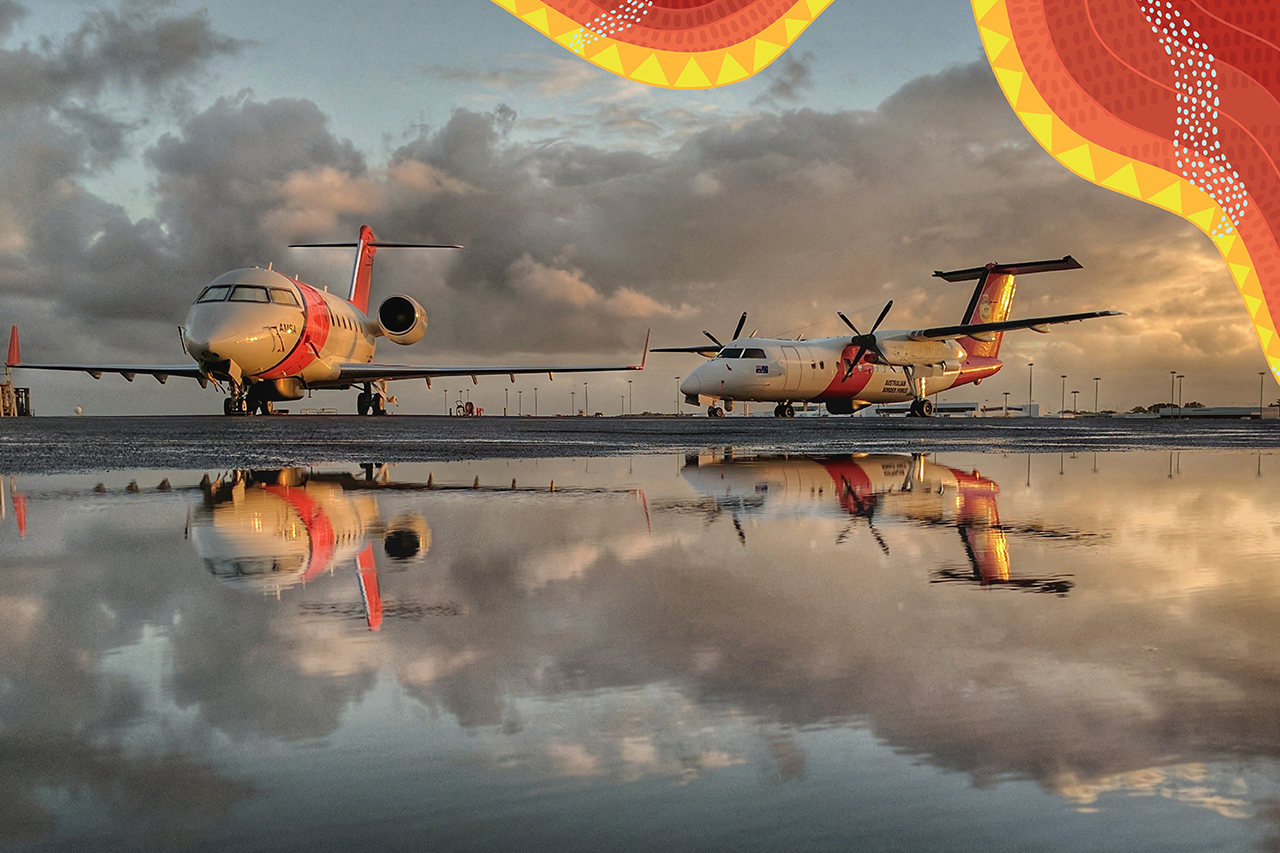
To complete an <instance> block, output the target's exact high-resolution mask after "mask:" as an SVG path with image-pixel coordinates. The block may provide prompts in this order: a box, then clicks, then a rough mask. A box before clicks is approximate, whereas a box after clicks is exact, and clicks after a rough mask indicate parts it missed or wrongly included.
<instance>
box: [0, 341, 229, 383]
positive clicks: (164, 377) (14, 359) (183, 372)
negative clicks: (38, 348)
mask: <svg viewBox="0 0 1280 853" xmlns="http://www.w3.org/2000/svg"><path fill="white" fill-rule="evenodd" d="M5 366H6V367H21V368H25V369H27V370H73V371H79V370H83V371H84V372H85V373H87V374H89V375H90V376H92V377H93V378H94V379H101V378H102V374H104V373H118V374H120V375H121V376H123V377H124V378H125V379H128V380H129V381H130V382H132V381H133V377H135V376H138V375H139V374H141V375H143V376H151V377H154V378H155V380H156V381H157V382H159V383H160V384H161V385H163V384H164V383H165V382H167V381H168V380H169V377H170V376H185V377H187V378H189V379H194V380H196V381H197V382H199V383H200V387H202V388H203V387H205V386H207V385H208V384H209V377H208V376H206V375H205V374H204V373H202V372H201V371H200V368H199V367H197V366H196V365H194V364H28V363H27V362H25V361H23V360H22V354H21V352H20V351H19V348H18V327H17V326H14V327H13V329H12V330H11V331H10V332H9V357H8V358H7V359H5Z"/></svg>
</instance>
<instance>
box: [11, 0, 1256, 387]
mask: <svg viewBox="0 0 1280 853" xmlns="http://www.w3.org/2000/svg"><path fill="white" fill-rule="evenodd" d="M19 11H20V10H18V9H17V8H16V7H12V6H9V7H6V8H5V9H3V10H0V13H4V14H5V15H8V16H9V18H11V17H12V16H14V15H16V14H18V13H19ZM9 18H4V17H3V16H2V15H0V20H8V19H9ZM241 47H242V45H241V43H239V42H236V41H234V40H231V39H228V38H226V37H224V36H221V35H219V34H218V33H216V32H214V31H213V30H212V29H211V28H210V26H209V23H208V21H207V20H205V19H204V18H203V17H201V16H199V15H195V16H188V17H177V16H172V15H169V14H168V12H167V11H166V9H165V7H164V5H163V4H161V5H154V4H153V5H126V6H125V7H123V9H122V10H121V11H119V12H98V13H94V14H93V15H92V16H90V17H89V18H88V19H87V20H86V22H85V23H84V25H83V26H82V27H81V29H80V30H78V31H77V32H76V33H74V34H72V35H70V36H68V37H67V38H65V39H64V40H63V41H61V42H59V43H57V44H54V43H49V44H45V45H43V46H42V47H41V48H40V49H39V50H32V49H29V48H27V47H23V48H20V49H15V50H9V51H6V52H4V53H3V55H0V64H3V65H10V66H14V67H18V68H21V69H23V72H22V73H23V74H25V75H26V76H27V77H28V78H29V79H31V80H32V81H34V82H33V83H32V84H31V85H30V86H27V87H20V86H17V85H11V86H6V87H5V89H4V91H3V92H0V105H3V106H2V108H3V109H4V110H5V111H6V114H9V115H12V116H15V117H16V118H17V119H18V120H16V121H14V122H12V123H10V124H8V125H7V127H6V129H5V130H3V131H0V189H2V190H4V193H3V195H2V196H0V197H2V198H3V202H2V203H0V283H2V285H3V295H0V312H3V313H4V314H5V315H6V316H13V317H14V318H15V319H16V320H18V321H19V322H20V323H22V324H24V327H25V328H30V330H31V334H29V335H28V340H30V341H31V342H32V343H30V344H29V345H28V351H27V353H26V355H27V357H28V358H29V359H33V360H34V359H36V358H49V359H57V360H71V359H74V358H88V357H92V356H94V355H97V356H98V357H103V356H104V355H108V354H110V355H112V356H114V357H115V358H119V359H126V358H133V359H138V360H161V361H164V360H172V359H173V358H174V357H175V354H174V353H173V352H172V350H174V348H175V341H173V340H172V338H173V334H172V328H173V326H174V325H175V324H176V323H178V322H181V320H182V318H183V316H185V306H186V304H187V303H188V302H189V301H190V299H191V297H192V295H193V294H194V293H195V292H196V291H197V289H198V288H199V287H200V285H202V284H203V283H204V282H206V281H207V280H209V279H210V278H212V277H214V276H215V275H217V274H219V273H221V272H222V271H224V270H226V269H228V268H234V267H236V266H244V265H252V264H260V265H263V266H265V265H266V263H267V262H274V263H276V264H277V265H285V266H286V268H287V271H289V272H291V273H298V274H300V275H302V277H303V278H304V279H306V280H309V281H312V282H314V283H319V284H324V283H333V282H336V281H341V280H342V279H343V278H344V277H345V274H346V270H347V269H348V268H349V267H348V265H349V263H350V260H349V258H348V257H347V256H346V254H345V253H343V252H340V251H329V252H300V251H297V250H288V249H286V248H285V246H286V245H287V244H288V243H290V242H309V241H329V240H340V239H350V238H351V237H352V236H353V235H354V234H355V232H356V230H357V229H358V227H359V226H360V225H361V224H362V223H366V222H367V223H369V224H371V225H372V226H373V227H374V229H375V230H376V231H377V232H378V234H379V235H380V236H382V237H383V238H384V239H395V240H422V241H431V242H437V241H442V242H458V243H463V244H465V246H466V249H465V250H464V251H462V252H459V253H456V254H446V253H434V254H430V255H423V254H415V255H407V254H404V253H401V254H392V253H384V254H383V255H380V256H379V261H378V264H377V266H376V268H375V289H376V291H377V292H379V293H382V294H384V295H385V294H389V293H392V292H406V293H409V294H411V295H413V296H415V297H416V298H418V299H420V300H421V301H423V303H424V304H425V305H426V306H427V309H428V312H429V313H430V315H431V328H430V331H429V340H430V355H429V356H428V355H426V354H425V353H426V350H424V351H423V354H417V353H415V352H413V351H406V353H404V354H400V353H397V354H396V356H395V357H396V359H397V360H399V359H405V360H413V359H415V358H418V359H422V358H430V359H431V360H432V361H440V360H443V359H447V358H451V357H466V358H468V359H477V358H479V359H484V358H494V359H497V358H501V357H504V356H505V357H511V356H512V355H529V354H536V355H538V356H544V357H545V356H551V355H556V354H562V353H572V354H592V355H595V356H598V357H602V358H616V357H617V356H618V355H620V354H624V353H625V354H628V355H632V354H633V353H634V351H635V350H636V349H638V348H639V346H640V344H641V342H642V341H643V339H644V336H645V330H646V328H649V327H652V328H653V339H654V342H655V343H656V344H687V343H689V342H691V341H695V340H698V339H700V337H701V336H700V331H701V329H703V328H711V329H713V330H718V331H717V333H719V332H727V331H728V329H729V328H730V325H731V324H732V322H733V320H734V318H736V317H737V315H738V314H739V313H741V312H742V311H744V310H746V311H748V312H750V314H751V319H750V321H749V323H748V326H747V329H748V330H750V329H752V328H758V329H759V330H760V332H761V333H762V334H771V335H779V336H783V335H786V336H795V335H805V336H808V337H814V336H818V335H822V334H836V333H839V332H841V331H842V330H843V327H842V326H841V325H839V322H838V321H837V320H836V319H835V313H834V312H835V311H837V310H843V311H845V312H847V313H850V314H851V315H852V316H853V317H854V319H855V321H864V322H869V321H870V319H871V318H873V317H874V316H875V314H876V313H878V311H879V308H880V307H881V306H882V305H883V304H884V302H885V301H886V300H887V299H889V298H893V299H894V300H895V307H894V310H893V314H892V315H891V316H890V319H889V321H888V324H889V326H890V327H895V326H896V327H902V326H912V327H914V326H919V325H923V324H926V323H936V322H953V321H955V320H956V319H957V318H958V314H959V313H960V311H961V309H962V308H963V306H964V304H965V302H966V301H967V296H968V293H967V292H965V289H964V288H963V287H955V286H950V285H941V286H940V285H939V284H938V282H937V280H936V279H931V278H930V275H931V273H932V271H933V270H935V269H943V268H955V267H965V266H972V265H976V264H981V263H985V262H987V261H990V260H1001V261H1017V260H1027V259H1038V258H1048V257H1057V256H1061V255H1064V254H1068V253H1071V254H1074V255H1075V256H1076V257H1077V258H1079V259H1080V260H1081V261H1082V262H1083V263H1084V265H1085V267H1086V270H1085V271H1084V272H1080V273H1074V274H1072V273H1068V274H1060V275H1057V276H1045V277H1038V278H1037V279H1028V280H1027V281H1026V282H1024V283H1023V284H1022V287H1021V288H1020V296H1019V304H1018V306H1017V307H1016V308H1015V312H1017V313H1018V314H1021V315H1023V316H1026V315H1030V314H1032V313H1033V312H1034V313H1042V312H1059V311H1062V312H1065V311H1075V310H1086V309H1097V308H1114V309H1119V310H1122V311H1126V312H1128V313H1129V314H1130V317H1128V318H1125V319H1122V320H1112V321H1106V322H1098V323H1093V324H1086V325H1084V326H1073V327H1070V328H1069V329H1068V330H1064V331H1063V332H1061V333H1058V334H1055V335H1053V336H1052V337H1051V338H1048V339H1041V338H1039V336H1021V337H1011V338H1010V339H1009V340H1008V341H1007V342H1006V353H1007V354H1008V357H1009V358H1010V360H1014V359H1018V358H1023V357H1025V358H1027V359H1028V360H1031V359H1032V358H1034V359H1035V360H1038V361H1051V362H1053V363H1054V364H1055V366H1056V365H1061V368H1062V372H1069V371H1070V372H1075V371H1098V370H1100V369H1101V367H1102V366H1104V365H1105V366H1107V367H1108V369H1109V371H1110V373H1109V374H1108V375H1109V376H1113V377H1118V378H1119V379H1120V382H1121V383H1124V382H1126V381H1129V382H1143V383H1146V382H1147V381H1148V380H1147V377H1148V376H1151V377H1155V376H1162V375H1163V374H1164V373H1165V372H1166V371H1167V367H1168V362H1169V360H1170V359H1179V360H1183V361H1185V362H1191V361H1196V362H1198V363H1200V364H1203V365H1205V366H1208V367H1212V368H1221V369H1231V370H1232V371H1233V373H1234V374H1238V375H1241V376H1245V375H1248V376H1251V375H1253V373H1252V371H1253V364H1254V362H1256V361H1258V350H1257V344H1256V342H1255V341H1254V339H1253V335H1252V330H1251V328H1250V324H1249V322H1248V318H1247V315H1246V314H1245V313H1244V312H1243V311H1242V310H1241V307H1240V305H1239V297H1238V296H1236V295H1235V293H1234V288H1233V287H1232V286H1231V282H1230V278H1229V276H1228V274H1227V272H1226V270H1225V267H1224V265H1223V264H1222V262H1221V260H1220V259H1219V258H1218V256H1217V255H1216V253H1215V252H1214V250H1213V248H1212V245H1211V244H1210V243H1209V241H1208V240H1207V239H1204V238H1203V236H1202V235H1200V234H1199V233H1198V232H1196V231H1195V229H1194V228H1193V227H1192V226H1190V225H1188V224H1187V223H1185V222H1184V221H1183V220H1181V219H1179V218H1177V217H1174V216H1172V215H1170V214H1167V213H1164V212H1162V211H1159V210H1156V209H1154V208H1151V207H1148V206H1146V205H1143V204H1141V203H1139V202H1136V201H1133V200H1131V199H1127V198H1124V197H1122V196H1119V195H1117V194H1114V193H1111V192H1108V191H1105V190H1102V189H1099V188H1098V187H1095V186H1092V185H1090V184H1088V183H1086V182H1083V181H1080V180H1079V179H1077V178H1076V177H1074V176H1072V175H1071V174H1069V173H1068V172H1067V171H1066V170H1064V169H1063V168H1062V167H1061V166H1059V165H1058V164H1057V163H1055V162H1054V161H1053V160H1052V159H1051V158H1050V157H1048V156H1047V155H1046V154H1045V153H1044V152H1043V151H1042V150H1041V149H1040V148H1039V147H1038V146H1037V145H1036V144H1035V143H1034V141H1033V140H1032V139H1031V138H1030V136H1029V135H1028V134H1027V133H1026V131H1025V130H1024V129H1023V128H1022V127H1021V125H1020V124H1019V123H1018V122H1017V120H1016V118H1015V117H1014V116H1013V114H1012V112H1011V111H1010V110H1009V108H1008V105H1007V103H1006V102H1005V100H1004V98H1003V96H1002V95H1001V93H1000V91H999V89H998V87H997V86H996V83H995V81H994V79H993V78H992V76H991V72H990V70H989V69H988V67H987V66H986V64H985V63H984V62H975V63H973V64H970V65H967V66H961V67H955V68H952V69H950V70H947V71H945V72H943V73H941V74H937V75H933V76H928V77H923V78H919V79H917V80H915V81H913V82H912V83H910V84H908V85H906V86H904V87H903V88H902V89H900V90H899V91H898V92H897V93H896V94H894V95H893V96H892V97H890V98H888V99H887V100H885V101H884V102H883V103H882V104H881V105H880V106H879V107H878V108H877V109H876V110H874V111H847V112H820V111H816V110H812V109H794V110H790V111H786V112H778V111H776V108H772V109H766V108H762V110H761V111H758V112H755V113H752V114H747V115H735V116H716V115H715V114H714V113H708V114H706V115H702V116H698V115H694V114H692V113H688V112H682V113H679V114H677V113H673V112H672V106H671V104H670V103H668V102H662V101H661V100H646V99H643V98H640V99H637V98H635V97H634V96H633V94H632V93H630V92H628V91H623V90H619V93H618V95H617V97H616V98H614V99H613V100H612V101H608V99H606V101H607V102H605V103H600V104H597V105H596V107H597V109H598V110H599V112H598V114H597V116H598V117H601V118H604V117H611V118H612V119H615V120H618V121H625V122H626V123H628V124H632V125H635V126H636V127H637V128H639V130H637V132H636V133H635V134H633V135H632V137H631V138H630V140H629V141H628V143H627V144H613V143H609V142H607V141H602V140H605V139H611V138H615V137H605V136H602V137H598V138H596V139H594V140H591V141H584V140H583V139H581V138H578V136H577V134H576V133H575V134H574V135H572V136H557V135H554V131H555V130H556V126H557V125H556V121H554V120H551V121H548V120H547V119H546V118H537V117H534V118H531V119H529V120H526V119H524V118H522V117H521V116H520V115H519V114H517V112H516V111H515V110H513V109H512V108H510V107H506V106H501V107H498V108H496V109H491V110H469V109H465V108H457V109H455V110H454V112H453V114H452V116H451V118H449V120H448V121H447V122H445V123H444V124H442V125H440V126H436V127H420V128H416V129H414V130H413V131H412V133H411V135H410V136H409V137H408V138H402V141H401V142H400V143H397V144H395V145H392V146H389V147H388V148H387V149H386V150H385V151H383V152H381V153H376V152H368V151H362V150H359V149H358V148H357V147H356V146H355V145H354V144H353V143H352V142H350V141H349V140H346V139H343V138H340V137H339V136H338V135H337V134H335V133H334V132H333V130H332V129H331V127H330V124H329V120H328V116H327V113H326V107H325V105H321V104H316V103H313V102H311V101H307V100H302V99H274V100H267V101H260V100H258V99H256V98H255V96H254V95H253V93H251V92H242V93H239V94H236V95H231V96H225V97H222V98H219V99H217V100H216V101H215V102H214V103H212V105H210V106H209V107H208V108H206V109H204V110H203V111H200V112H198V113H195V114H191V115H187V116H185V118H183V119H182V120H181V121H177V122H175V123H174V124H173V126H172V127H171V129H169V130H167V131H166V132H164V133H163V134H160V135H158V137H157V136H153V137H152V138H151V139H149V140H147V139H146V138H145V137H146V133H145V130H144V129H140V127H139V126H138V125H137V124H136V123H131V122H130V121H128V120H127V119H122V118H121V117H120V116H118V115H108V114H106V113H103V112H97V111H95V110H94V109H93V102H94V98H95V97H97V96H98V95H99V94H100V93H101V91H103V87H106V86H111V87H115V89H117V90H121V91H125V90H132V89H136V90H139V91H142V92H145V93H149V95H148V96H149V97H154V96H155V94H156V93H160V92H166V91H167V92H170V93H171V94H172V93H174V92H176V91H177V90H178V89H179V88H180V87H181V85H182V82H183V81H184V80H186V79H189V78H190V77H191V76H193V75H197V74H199V73H200V72H201V69H203V68H206V67H207V66H208V65H209V63H210V62H213V61H215V60H216V59H217V58H218V57H222V56H227V55H230V54H234V53H235V52H236V51H237V50H239V49H241ZM795 62H796V63H797V66H796V67H795V68H790V67H789V66H784V67H780V69H779V71H778V72H777V81H776V82H777V84H778V86H780V87H781V88H779V89H778V91H776V92H773V93H772V95H771V96H770V99H769V101H770V103H774V104H780V103H783V102H786V101H787V100H788V99H789V98H793V97H795V95H796V92H797V91H798V90H799V89H802V88H804V87H805V86H808V85H811V83H812V79H811V74H810V73H809V71H808V68H809V66H808V65H807V64H806V59H805V57H800V58H799V59H797V60H796V61H795ZM553 70H555V69H553ZM559 70H563V69H559ZM432 73H435V74H438V75H444V74H452V75H453V77H454V78H456V77H457V75H459V74H465V73H471V72H466V71H464V70H455V71H449V70H448V69H434V71H433V72H432ZM0 78H3V79H5V80H11V79H13V80H16V79H18V78H17V77H15V76H10V75H0ZM530 85H532V86H537V85H541V84H540V83H538V82H531V83H530ZM775 88H777V87H775ZM24 90H25V91H26V92H27V94H26V95H23V94H22V92H23V91H24ZM771 91H772V90H771ZM22 98H25V100H22ZM526 123H527V124H528V125H529V127H528V129H527V130H528V131H532V132H526V127H525V124H526ZM644 128H649V129H651V130H653V133H648V131H646V130H644ZM388 130H389V131H394V130H396V129H394V128H391V129H388ZM548 130H550V131H552V132H553V135H552V136H550V137H548V136H546V132H547V131H548ZM535 135H537V137H538V138H537V139H534V138H533V137H534V136H535ZM645 140H649V141H648V142H645ZM122 158H131V160H132V162H140V163H141V164H143V165H144V167H145V169H146V171H147V173H148V174H149V175H150V176H151V180H152V182H153V184H152V190H153V198H152V200H153V207H152V211H151V213H150V215H147V216H143V217H141V218H132V217H130V216H129V215H128V214H126V212H125V210H124V209H122V208H121V207H119V206H118V205H115V204H113V203H111V202H110V201H108V200H107V199H104V198H102V197H99V196H97V195H95V194H94V193H92V192H90V191H89V190H88V189H87V188H86V182H87V179H88V178H89V177H90V176H93V175H95V174H97V173H98V171H99V170H100V169H101V168H103V167H102V165H101V164H102V163H111V162H118V161H120V160H121V159H122ZM375 296H376V294H375ZM103 319H107V320H111V321H112V322H111V323H102V322H100V321H101V320H103ZM54 329H57V330H76V331H78V332H80V333H81V334H79V335H75V336H72V338H71V339H70V340H69V339H68V338H67V337H66V336H65V335H60V334H54V333H53V330H54ZM1113 387H1114V386H1113ZM1242 387H1244V386H1242ZM1144 393H1145V392H1144ZM1152 393H1154V390H1153V391H1152ZM1147 396H1150V393H1148V394H1147ZM1147 402H1149V401H1147Z"/></svg>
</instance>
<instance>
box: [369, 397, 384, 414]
mask: <svg viewBox="0 0 1280 853" xmlns="http://www.w3.org/2000/svg"><path fill="white" fill-rule="evenodd" d="M371 405H372V407H373V413H374V414H375V415H385V414H386V413H387V400H386V398H385V397H383V396H382V395H381V394H374V395H373V401H372V403H371Z"/></svg>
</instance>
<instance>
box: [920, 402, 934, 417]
mask: <svg viewBox="0 0 1280 853" xmlns="http://www.w3.org/2000/svg"><path fill="white" fill-rule="evenodd" d="M933 411H934V406H933V401H932V400H930V399H929V398H928V397H925V398H924V399H923V400H921V401H920V417H922V418H931V417H933Z"/></svg>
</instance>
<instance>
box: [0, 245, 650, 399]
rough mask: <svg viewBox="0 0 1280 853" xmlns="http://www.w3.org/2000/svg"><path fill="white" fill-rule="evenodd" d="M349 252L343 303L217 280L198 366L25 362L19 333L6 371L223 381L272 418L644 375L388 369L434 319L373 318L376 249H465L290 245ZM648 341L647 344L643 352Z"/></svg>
mask: <svg viewBox="0 0 1280 853" xmlns="http://www.w3.org/2000/svg"><path fill="white" fill-rule="evenodd" d="M331 247H349V248H354V249H355V250H356V261H355V267H354V268H353V269H352V271H351V283H350V286H349V288H348V292H347V295H346V296H345V297H341V296H335V295H334V294H331V293H329V292H328V288H324V289H321V288H316V287H312V286H311V285H309V284H306V283H305V282H303V281H300V280H299V279H297V278H296V277H295V278H290V277H289V276H286V275H283V274H281V273H279V272H275V271H274V270H272V269H270V268H267V269H265V270H264V269H259V268H256V267H255V268H253V269H240V270H232V271H231V272H228V273H223V274H222V275H220V276H218V277H217V278H215V279H214V280H213V281H212V282H210V283H209V285H208V286H207V287H205V288H204V290H202V291H201V292H200V295H199V296H198V297H197V298H196V301H195V303H194V304H193V305H192V306H191V310H190V312H189V313H188V314H187V321H186V323H185V324H183V325H182V326H179V327H178V333H179V335H180V336H181V338H182V348H183V350H184V351H185V352H186V353H187V354H188V355H189V356H191V358H192V359H193V360H194V362H195V363H194V364H178V365H135V364H25V363H23V362H22V358H21V354H20V352H19V348H18V327H17V326H14V327H13V329H12V331H11V333H10V338H9V355H8V359H7V362H6V363H7V365H8V366H9V367H24V368H28V369H32V370H83V371H85V372H86V373H88V374H89V375H90V376H92V377H93V378H94V379H100V378H101V377H102V374H104V373H118V374H120V375H121V376H123V377H124V378H125V379H127V380H129V381H130V382H132V381H133V378H134V377H135V376H137V375H139V374H142V375H146V376H152V377H154V378H155V379H156V380H158V381H159V382H160V383H161V384H163V383H164V382H165V381H166V380H168V378H169V377H170V376H185V377H189V378H191V379H195V380H196V381H198V382H199V383H200V385H201V387H207V386H208V384H209V382H210V381H212V382H214V383H215V384H216V385H218V387H221V384H222V383H225V384H226V385H227V387H228V389H229V396H228V397H227V399H226V400H225V401H224V403H223V413H224V414H227V415H243V414H250V413H253V412H261V413H262V414H268V413H270V412H271V411H272V409H273V407H274V405H275V403H278V402H282V401H286V400H301V399H302V398H303V397H304V396H306V394H307V392H308V391H311V390H317V389H339V390H346V389H350V388H353V387H359V388H361V389H362V390H361V391H360V394H359V396H358V398H357V402H356V410H357V412H359V414H362V415H363V414H370V413H371V414H375V415H384V414H386V405H387V402H388V400H391V401H394V398H389V397H388V395H387V381H388V380H392V379H425V380H426V381H427V387H428V388H430V387H431V380H432V379H434V378H439V377H444V376H470V377H471V381H472V382H473V383H476V382H478V379H477V377H479V376H502V375H506V376H509V377H510V378H511V381H512V382H515V377H516V374H517V373H522V374H528V373H546V374H547V375H548V376H549V377H550V378H554V375H555V374H556V373H592V372H599V371H612V370H643V369H644V357H643V356H642V357H641V359H640V363H639V364H631V365H605V366H597V365H513V366H501V365H488V364H486V365H477V366H474V367H466V366H446V367H438V366H428V365H405V364H381V363H377V362H374V360H373V351H374V346H375V344H376V343H377V339H378V338H379V337H384V338H386V339H387V340H389V341H391V342H392V343H395V344H400V345H402V346H408V345H409V344H414V343H417V342H418V341H419V340H421V339H422V336H423V334H424V333H425V331H426V327H427V313H426V311H425V310H424V309H423V307H422V305H420V304H419V303H418V301H417V300H415V299H413V298H412V297H409V296H403V295H395V296H388V297H387V298H386V299H384V300H382V303H381V304H380V305H379V306H378V310H377V312H376V313H375V314H374V315H373V316H372V317H371V316H368V313H367V312H368V310H369V289H370V283H371V276H372V272H373V256H374V254H376V253H377V251H378V249H392V248H411V249H460V248H462V247H461V246H453V245H437V244H423V243H387V242H381V241H379V240H378V239H377V238H376V237H375V236H374V234H373V229H371V228H370V227H369V226H368V225H364V226H361V228H360V237H359V239H358V240H357V241H356V242H353V243H309V244H296V245H293V246H290V248H331ZM648 346H649V342H648V339H647V338H646V340H645V351H646V352H647V351H648Z"/></svg>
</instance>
